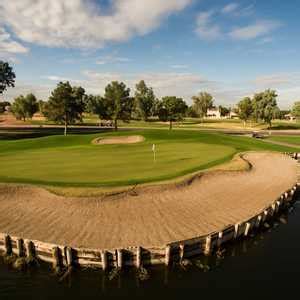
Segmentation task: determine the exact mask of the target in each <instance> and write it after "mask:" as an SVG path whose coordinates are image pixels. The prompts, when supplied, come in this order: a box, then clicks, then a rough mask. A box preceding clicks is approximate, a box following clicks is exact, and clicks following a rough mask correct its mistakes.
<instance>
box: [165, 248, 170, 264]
mask: <svg viewBox="0 0 300 300" xmlns="http://www.w3.org/2000/svg"><path fill="white" fill-rule="evenodd" d="M170 263H171V246H170V245H167V247H166V252H165V265H166V266H169V265H170Z"/></svg>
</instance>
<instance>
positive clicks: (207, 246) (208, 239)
mask: <svg viewBox="0 0 300 300" xmlns="http://www.w3.org/2000/svg"><path fill="white" fill-rule="evenodd" d="M210 253H211V236H210V235H208V236H207V237H206V241H205V249H204V254H205V255H210Z"/></svg>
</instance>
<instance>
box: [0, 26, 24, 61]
mask: <svg viewBox="0 0 300 300" xmlns="http://www.w3.org/2000/svg"><path fill="white" fill-rule="evenodd" d="M28 51H29V50H28V48H26V47H24V46H23V45H21V44H20V43H18V42H16V41H14V40H13V39H12V37H11V35H10V34H9V33H8V32H7V31H6V30H5V29H4V28H1V27H0V55H1V56H2V57H5V58H8V59H9V60H11V61H14V62H15V61H16V60H15V58H14V55H15V54H20V53H21V54H24V53H27V52H28Z"/></svg>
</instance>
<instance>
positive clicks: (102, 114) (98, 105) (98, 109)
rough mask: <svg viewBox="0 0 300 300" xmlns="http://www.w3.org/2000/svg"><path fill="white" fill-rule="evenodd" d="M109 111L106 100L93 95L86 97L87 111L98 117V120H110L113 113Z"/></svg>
mask: <svg viewBox="0 0 300 300" xmlns="http://www.w3.org/2000/svg"><path fill="white" fill-rule="evenodd" d="M110 109H111V107H110V106H109V102H108V100H107V99H105V98H103V97H101V96H94V95H89V96H88V97H87V111H88V112H89V113H92V114H96V115H98V117H99V119H100V120H112V117H113V112H112V111H111V110H110Z"/></svg>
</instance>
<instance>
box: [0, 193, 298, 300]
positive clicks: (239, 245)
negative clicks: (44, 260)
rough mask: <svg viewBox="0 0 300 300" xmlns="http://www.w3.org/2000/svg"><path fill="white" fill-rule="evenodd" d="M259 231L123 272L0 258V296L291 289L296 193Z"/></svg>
mask: <svg viewBox="0 0 300 300" xmlns="http://www.w3.org/2000/svg"><path fill="white" fill-rule="evenodd" d="M297 199H298V200H297V202H296V203H295V204H294V206H293V207H291V208H289V211H288V210H287V211H285V212H283V213H282V214H281V215H280V216H278V217H277V218H276V220H274V221H273V222H272V223H269V224H268V225H267V226H265V227H264V229H263V230H261V231H260V232H259V233H258V234H257V235H255V236H252V237H250V238H247V239H244V240H240V241H238V242H236V243H234V244H229V245H226V247H225V248H223V249H220V250H218V251H217V252H216V253H215V254H214V255H213V256H212V257H209V258H205V257H201V258H197V259H194V260H191V261H185V263H184V264H183V265H175V266H173V267H171V268H169V269H166V268H164V267H155V268H148V269H147V272H146V273H145V272H144V273H140V274H137V272H136V271H135V270H133V269H131V270H125V271H123V272H122V273H121V274H118V273H117V272H111V273H109V274H108V275H106V276H103V274H102V271H99V270H97V271H96V270H95V271H91V270H80V271H74V272H73V273H72V274H71V275H70V276H66V277H65V278H63V279H61V278H59V277H57V276H56V275H54V274H53V273H51V270H50V269H49V267H48V266H47V265H41V266H40V267H38V268H31V269H29V270H27V271H23V272H22V271H17V270H15V269H13V268H12V267H11V266H9V265H7V264H6V263H4V261H3V260H2V259H1V263H0V299H7V298H9V299H19V298H21V297H22V298H23V299H53V298H64V299H87V298H89V299H101V298H102V299H103V298H111V297H113V296H123V298H125V299H126V298H128V299H129V298H130V299H132V298H134V297H136V296H143V298H146V299H148V298H149V299H150V298H151V299H153V297H158V296H159V297H165V298H169V297H170V296H172V295H178V293H179V292H183V291H184V292H187V291H189V292H193V293H199V295H200V293H201V291H203V289H214V288H242V289H245V290H249V288H250V289H251V290H253V289H261V288H263V287H264V288H266V289H269V291H270V289H271V290H273V291H274V288H284V289H290V288H291V287H295V286H297V283H298V280H299V275H300V239H299V238H298V237H299V231H300V196H299V195H298V196H297Z"/></svg>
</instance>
